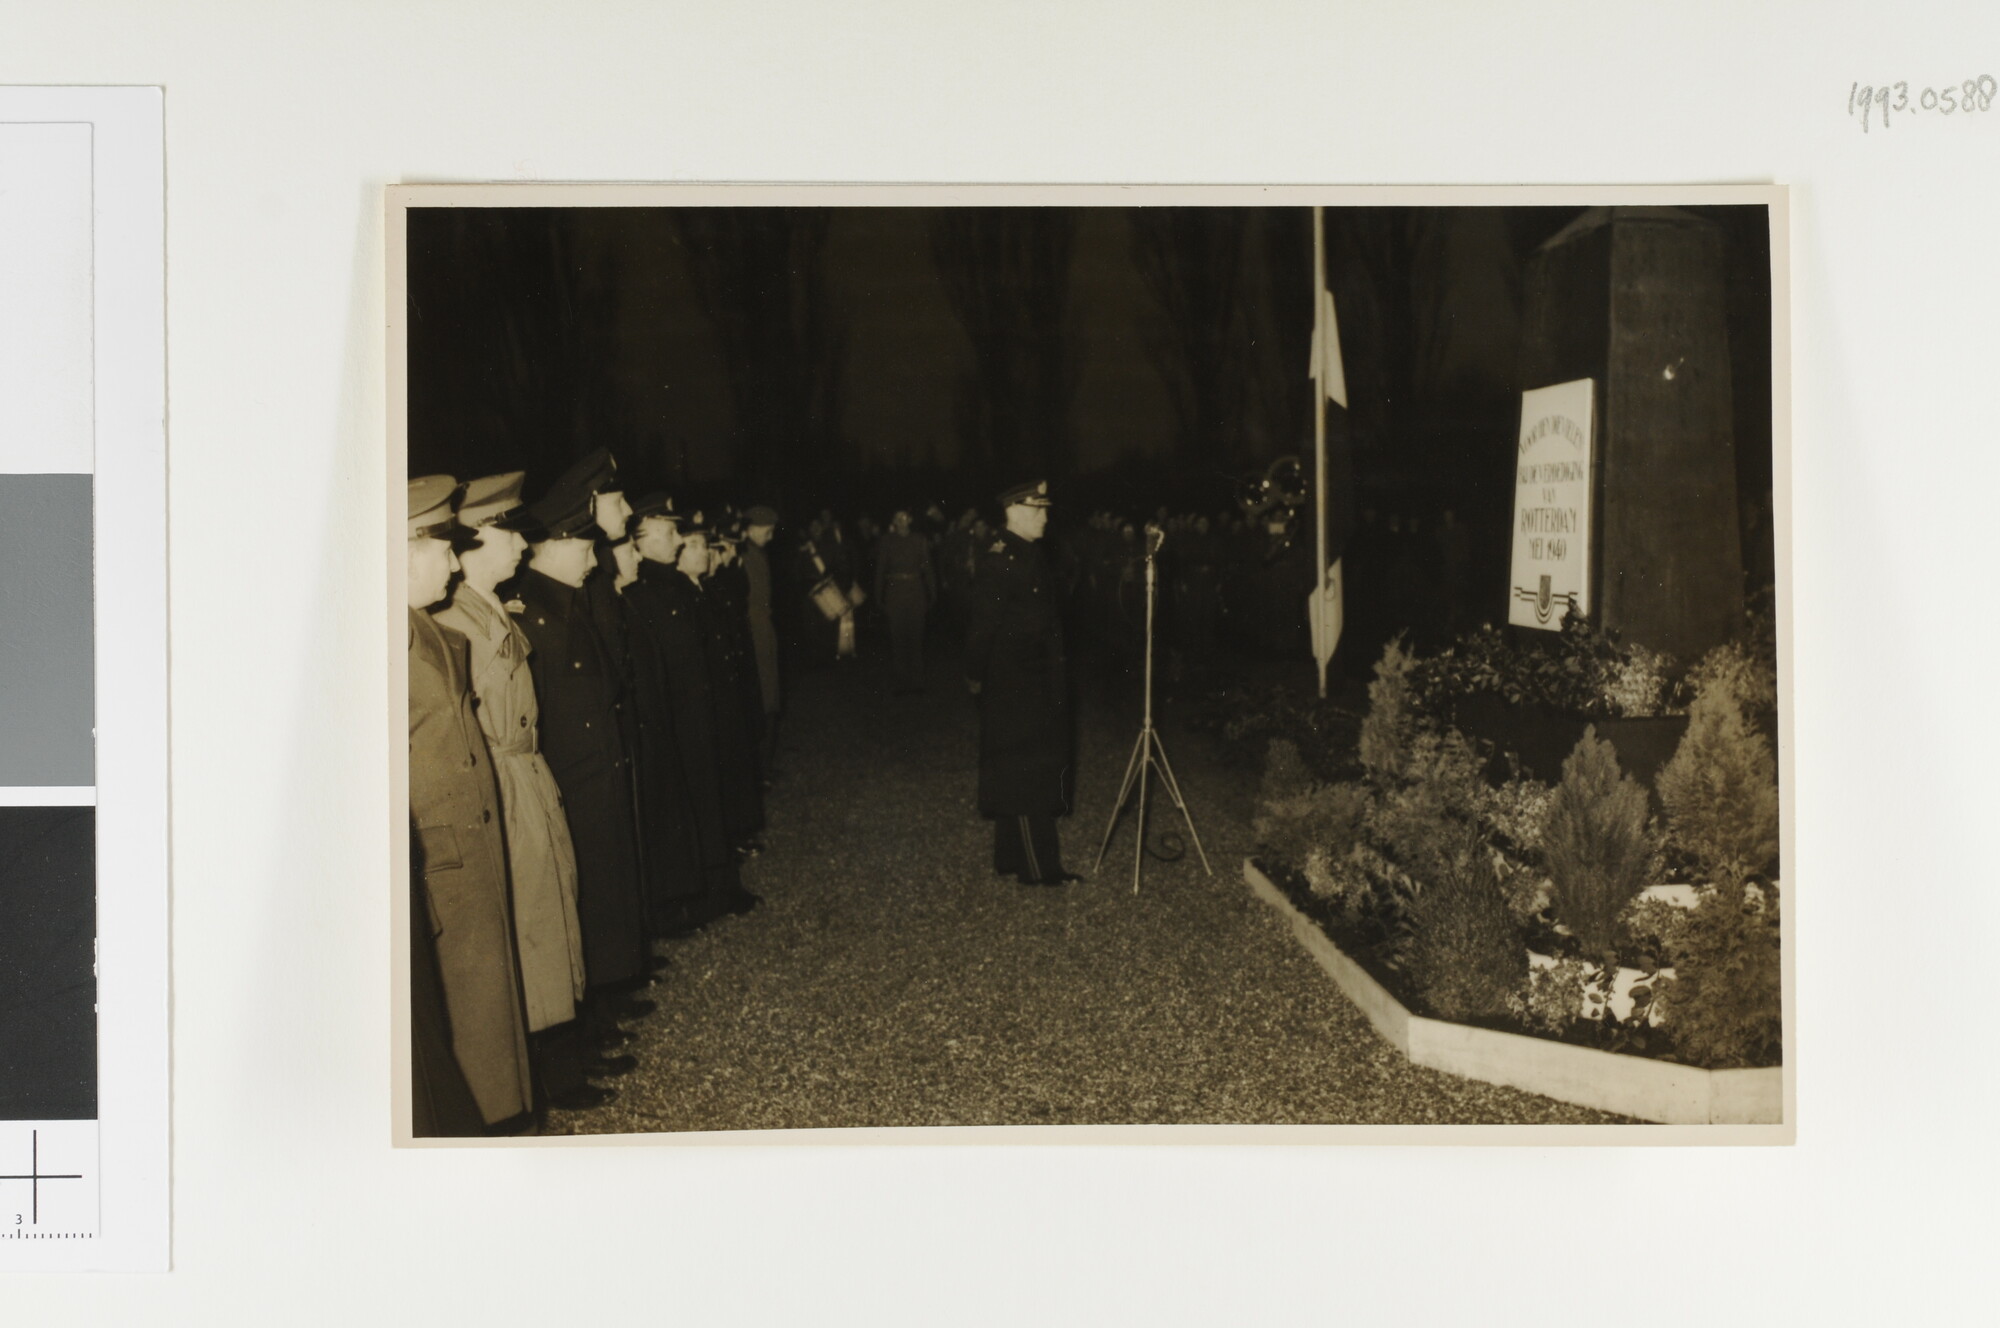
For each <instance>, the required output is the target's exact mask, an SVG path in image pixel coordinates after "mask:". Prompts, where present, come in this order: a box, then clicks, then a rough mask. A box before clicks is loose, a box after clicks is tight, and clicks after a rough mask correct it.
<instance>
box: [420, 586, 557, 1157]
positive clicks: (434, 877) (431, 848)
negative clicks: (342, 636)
mask: <svg viewBox="0 0 2000 1328" xmlns="http://www.w3.org/2000/svg"><path fill="white" fill-rule="evenodd" d="M467 653H468V652H467V647H466V642H465V638H464V637H463V636H460V635H459V634H458V633H457V632H454V631H452V630H450V629H449V628H446V627H440V626H438V624H437V623H436V621H434V620H433V619H432V618H431V616H430V615H429V614H428V613H424V612H422V611H421V610H417V609H412V610H410V820H411V823H412V824H413V825H414V826H415V828H416V836H417V842H418V846H419V848H420V849H421V851H422V853H423V862H424V868H423V871H424V879H423V886H424V889H423V890H422V891H421V892H418V897H420V898H421V897H422V896H424V895H428V901H429V902H428V905H427V908H428V910H429V911H430V913H431V914H432V915H433V916H434V918H435V928H436V930H435V943H436V947H437V961H438V970H439V972H440V974H441V975H442V977H443V981H444V995H445V1006H446V1010H447V1013H448V1014H449V1017H450V1020H451V1041H452V1051H453V1052H454V1054H455V1055H456V1056H457V1058H458V1064H459V1068H460V1069H461V1070H462V1071H463V1072H464V1074H465V1080H466V1083H467V1084H468V1085H469V1086H470V1087H471V1089H472V1094H473V1097H474V1098H475V1099H476V1100H477V1101H478V1103H479V1111H480V1114H481V1115H482V1116H484V1117H485V1118H486V1121H487V1122H488V1123H489V1124H490V1123H492V1122H494V1121H498V1120H505V1119H506V1118H507V1117H509V1116H515V1115H518V1114H520V1113H521V1112H524V1111H526V1110H528V1108H529V1106H530V1103H531V1091H530V1081H529V1077H528V1038H527V1028H526V1024H525V1019H524V1015H523V1012H522V1008H521V974H520V970H519V968H518V966H517V964H516V960H515V949H514V923H513V915H512V912H511V910H510V908H509V904H508V894H507V850H506V845H505V841H504V840H503V838H502V834H503V830H502V826H501V821H500V792H499V788H498V786H497V785H496V784H495V783H494V779H493V764H492V759H491V758H490V757H489V756H488V755H487V751H486V739H485V737H483V736H482V735H481V734H480V731H479V721H478V720H477V719H475V718H474V717H473V711H472V690H471V685H470V682H469V675H468V667H469V666H468V661H467ZM413 921H416V922H418V923H419V924H421V921H422V920H421V919H416V920H413ZM420 994H421V993H419V995H420Z"/></svg>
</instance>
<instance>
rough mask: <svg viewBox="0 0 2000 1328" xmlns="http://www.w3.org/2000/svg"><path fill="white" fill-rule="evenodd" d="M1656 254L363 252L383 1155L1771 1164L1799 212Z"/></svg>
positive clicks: (816, 194)
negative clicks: (807, 1139)
mask: <svg viewBox="0 0 2000 1328" xmlns="http://www.w3.org/2000/svg"><path fill="white" fill-rule="evenodd" d="M1684 193H1685V196H1675V197H1671V198H1670V197H1668V196H1667V194H1668V191H1658V190H1655V191H1648V192H1645V193H1643V194H1639V193H1635V192H1634V191H1626V193H1625V194H1623V195H1616V196H1614V195H1612V194H1611V193H1609V192H1606V193H1604V194H1603V196H1602V197H1601V198H1589V197H1580V196H1579V195H1578V193H1577V191H1573V190H1572V191H1565V192H1563V193H1561V194H1556V193H1551V192H1546V191H1543V192H1538V191H1533V190H1519V189H1516V190H1506V191H1487V192H1483V193H1482V192H1480V191H1466V190H1458V191H1432V192H1430V193H1425V192H1424V191H1412V190H1403V191H1396V192H1390V191H1382V192H1379V193H1371V192H1370V191H1364V190H1346V191H1328V190H1319V191H1309V190H1291V191H1270V190H1235V191H1229V190H1206V191H1173V190H1161V191H1147V190H1136V191H1133V190H1127V191H1119V192H1118V193H1116V194H1113V193H1112V192H1111V191H1102V190H1099V191H1081V190H1073V191H1065V190H1039V191H1012V192H1011V193H1009V192H1004V191H999V192H994V193H992V194H990V195H988V196H986V197H984V198H982V197H981V196H979V194H978V191H971V197H970V201H968V191H964V190H960V191H956V193H955V194H954V195H953V196H952V197H951V199H950V200H949V201H948V202H947V201H943V200H941V199H940V198H939V197H938V195H937V191H929V192H928V193H927V192H926V191H924V190H920V189H887V188H884V189H843V190H838V191H828V190H814V189H809V188H797V189H791V190H774V189H755V190H752V189H731V188H691V187H689V188H668V187H632V188H621V189H615V190H614V189H608V188H604V189H600V188H597V187H525V186H504V185H501V186H480V187H459V186H436V187H430V186H410V187H403V188H398V189H395V190H392V192H391V199H390V233H391V249H390V263H391V272H390V276H391V280H392V285H393V289H394V291H395V292H396V295H395V298H394V299H393V300H392V316H393V320H394V321H393V324H392V329H391V330H392V336H391V364H390V377H391V401H392V418H391V437H392V444H391V445H392V458H391V463H392V464H391V470H392V474H393V475H394V476H395V480H394V484H393V486H392V495H391V498H390V501H391V504H392V511H391V518H392V519H391V521H390V530H391V558H392V564H391V566H392V568H393V569H396V575H394V576H392V583H395V584H396V588H397V589H398V590H403V591H406V592H407V593H406V594H405V596H404V602H403V603H401V604H395V603H393V598H392V603H391V605H390V606H389V607H390V612H391V615H392V617H391V621H392V623H393V624H394V629H393V631H394V635H393V636H392V646H393V649H392V658H391V661H390V667H391V676H392V679H393V680H394V682H395V686H394V687H393V688H392V697H395V696H397V695H402V696H404V697H406V699H407V703H408V712H409V713H408V722H409V747H408V753H409V760H408V767H407V771H406V772H399V773H406V775H407V791H408V814H409V825H408V829H409V832H410V843H411V868H410V876H409V878H408V883H407V889H406V890H405V889H404V888H403V887H400V886H399V887H398V890H397V903H398V906H399V909H400V908H403V907H406V908H407V920H408V924H409V925H408V929H407V941H408V945H409V952H408V964H407V974H406V975H402V976H400V977H399V991H398V996H397V1002H398V1010H399V1020H400V1029H401V1032H402V1033H403V1034H406V1035H407V1052H408V1058H407V1062H406V1063H404V1064H400V1065H399V1072H400V1073H403V1074H404V1075H405V1081H404V1082H405V1084H406V1087H407V1092H401V1093H399V1100H398V1103H397V1106H396V1112H397V1122H398V1128H399V1132H400V1135H399V1137H403V1138H415V1139H428V1138H484V1139H517V1138H525V1137H530V1136H544V1137H545V1136H570V1135H644V1134H664V1133H684V1132H719V1131H742V1130H784V1129H826V1128H854V1127H909V1126H1059V1125H1093V1126H1118V1125H1162V1124H1165V1125H1211V1126H1213V1125H1226V1126H1240V1125H1272V1126H1318V1125H1378V1126H1412V1125H1426V1126H1428V1125H1439V1126H1453V1125H1459V1126H1494V1125H1530V1126H1532V1125H1542V1126H1547V1125H1560V1126H1636V1125H1668V1126H1697V1125H1698V1126H1704V1127H1707V1126H1743V1127H1769V1131H1768V1132H1767V1133H1765V1134H1762V1135H1759V1134H1757V1133H1756V1132H1755V1131H1754V1130H1752V1131H1749V1132H1745V1133H1739V1134H1738V1135H1736V1136H1732V1137H1737V1138H1743V1139H1746V1140H1752V1139H1763V1140H1772V1141H1775V1140H1777V1139H1779V1138H1781V1137H1783V1134H1782V1131H1783V1130H1784V1128H1785V1127H1788V1125H1789V1121H1790V1112H1789V1107H1788V1103H1789V1088H1788V1080H1787V1078H1786V1071H1785V1062H1786V1057H1785V1048H1786V1033H1785V1030H1786V1028H1787V1026H1788V1023H1789V1018H1790V1014H1791V1012H1790V1011H1789V1009H1788V1008H1787V1003H1786V1001H1785V999H1784V995H1785V990H1786V983H1785V972H1786V963H1785V946H1786V937H1785V928H1784V927H1783V926H1782V925H1781V919H1782V917H1783V915H1784V912H1785V898H1786V891H1785V889H1784V885H1786V884H1788V882H1787V881H1786V880H1785V876H1784V872H1783V870H1782V864H1781V855H1780V829H1781V817H1780V801H1781V800H1780V782H1779V778H1778V769H1779V756H1780V752H1781V751H1782V747H1781V741H1784V740H1788V736H1789V735H1788V734H1787V733H1785V732H1784V730H1783V727H1782V726H1781V718H1782V717H1783V716H1784V715H1785V714H1786V713H1787V711H1786V706H1785V705H1784V704H1783V696H1784V692H1785V688H1784V687H1783V685H1782V683H1783V672H1782V670H1781V668H1780V653H1779V643H1780V641H1781V640H1782V639H1786V632H1785V624H1784V620H1783V616H1782V614H1783V609H1784V606H1785V604H1786V602H1787V601H1786V598H1785V592H1784V585H1783V579H1784V567H1785V559H1784V556H1783V553H1782V550H1781V549H1780V548H1779V545H1778V534H1779V532H1780V531H1782V530H1783V529H1784V528H1785V521H1784V514H1783V511H1782V509H1781V506H1780V499H1779V497H1778V495H1781V494H1782V493H1783V492H1784V484H1783V472H1782V461H1781V460H1780V458H1781V457H1782V455H1783V450H1784V440H1783V439H1782V438H1781V437H1774V418H1778V417H1779V416H1780V415H1781V412H1776V411H1774V400H1777V399H1779V398H1778V397H1777V393H1779V392H1780V391H1781V385H1782V383H1783V381H1784V377H1783V373H1784V371H1783V365H1782V364H1781V363H1779V362H1778V358H1777V348H1778V347H1780V346H1782V344H1783V337H1782V330H1783V319H1784V310H1783V308H1782V307H1775V308H1774V301H1773V293H1774V271H1775V270H1776V269H1774V236H1775V237H1777V238H1778V239H1779V244H1778V246H1777V260H1778V261H1781V260H1782V234H1783V229H1782V221H1783V194H1782V191H1779V190H1773V189H1748V188H1736V189H1708V190H1700V191H1684ZM1775 284H1776V287H1777V288H1778V289H1780V290H1782V282H1781V281H1778V282H1776V283H1775ZM397 531H401V534H400V536H399V535H398V534H397V533H396V532H397ZM403 583H406V585H405V584H403ZM391 723H392V725H393V723H394V717H393V716H391ZM399 916H401V915H400V913H399ZM1434 1137H1439V1138H1445V1137H1449V1136H1448V1135H1437V1136H1434ZM1589 1137H1593V1138H1599V1137H1601V1138H1605V1139H1616V1140H1621V1141H1630V1140H1632V1139H1635V1138H1638V1139H1643V1138H1646V1137H1649V1136H1648V1133H1647V1132H1646V1131H1643V1130H1642V1131H1610V1132H1597V1133H1593V1134H1591V1135H1590V1136H1589ZM1717 1137H1718V1138H1720V1137H1722V1136H1721V1135H1720V1134H1718V1135H1717Z"/></svg>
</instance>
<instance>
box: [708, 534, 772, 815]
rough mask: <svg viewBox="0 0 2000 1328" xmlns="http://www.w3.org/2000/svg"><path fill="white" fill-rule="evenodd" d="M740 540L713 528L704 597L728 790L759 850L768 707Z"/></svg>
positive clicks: (724, 779) (726, 792) (724, 780)
mask: <svg viewBox="0 0 2000 1328" xmlns="http://www.w3.org/2000/svg"><path fill="white" fill-rule="evenodd" d="M740 544H741V540H740V538H739V535H738V532H737V531H736V529H735V528H734V527H733V526H731V525H728V524H719V525H715V526H712V527H711V528H710V529H709V532H708V576H707V577H706V578H704V579H703V580H702V582H701V588H702V596H701V598H702V608H703V611H704V612H705V614H706V615H707V622H708V625H709V645H710V649H711V651H712V652H713V653H712V655H711V672H712V677H713V678H714V679H715V680H716V681H717V683H718V686H719V687H720V688H721V696H720V705H721V707H722V708H721V712H720V715H719V719H720V721H721V728H720V730H719V736H720V741H721V743H722V778H723V796H724V797H725V799H728V800H730V801H732V802H733V803H735V804H736V806H737V808H738V811H737V812H736V815H735V823H736V824H737V825H739V826H740V829H739V831H738V833H737V840H736V842H737V846H738V847H739V848H740V849H742V850H744V851H745V852H747V853H756V852H760V851H762V848H763V845H762V843H761V841H760V840H759V839H758V838H757V837H758V836H759V835H760V834H762V833H763V830H764V761H763V750H764V707H763V705H762V703H761V701H760V698H759V694H758V687H757V660H756V651H755V647H754V646H753V645H752V643H751V640H750V587H749V583H748V581H747V580H746V579H745V577H744V575H743V567H742V564H740V563H739V562H737V560H736V551H737V549H738V547H739V546H740Z"/></svg>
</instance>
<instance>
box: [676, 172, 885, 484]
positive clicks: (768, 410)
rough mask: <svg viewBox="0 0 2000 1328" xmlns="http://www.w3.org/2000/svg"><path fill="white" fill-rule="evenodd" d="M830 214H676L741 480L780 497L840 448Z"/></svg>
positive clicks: (840, 345)
mask: <svg viewBox="0 0 2000 1328" xmlns="http://www.w3.org/2000/svg"><path fill="white" fill-rule="evenodd" d="M832 222H833V212H832V211H831V210H830V209H827V208H809V207H800V208H698V207H697V208H683V209H681V210H679V211H678V212H676V213H675V214H674V236H675V239H676V240H677V242H678V243H679V244H680V245H681V247H682V248H683V249H684V250H685V252H686V254H687V259H688V270H689V273H690V275H691V276H692V278H693V285H694V290H695V298H696V300H697V302H698V303H699V304H700V306H701V311H702V314H703V316H704V317H705V318H707V320H708V322H709V324H710V325H711V326H712V327H713V328H714V329H715V332H716V338H717V341H718V342H719V343H720V346H721V350H722V357H723V362H724V365H725V366H726V368H727V372H728V375H729V388H730V397H731V399H732V401H733V402H734V403H735V408H736V433H737V442H738V451H737V454H738V456H739V457H745V458H754V459H755V464H754V466H753V467H752V468H751V473H750V474H749V476H748V478H750V479H752V480H753V481H754V482H756V483H757V484H758V485H759V486H760V487H762V488H763V489H764V491H766V492H768V493H772V494H777V493H780V492H781V491H782V489H783V486H784V485H785V483H786V482H787V481H788V480H791V479H795V478H805V477H808V476H810V475H811V474H812V473H814V472H816V471H817V470H819V469H821V468H822V467H823V466H824V464H825V462H826V460H827V459H828V457H829V456H830V455H831V454H832V453H833V452H834V451H835V450H836V449H837V448H838V446H839V444H840V441H841V439H840V423H841V409H840V408H841V387H842V380H843V376H844V371H845V366H846V353H847V327H846V321H845V319H843V318H842V317H840V316H839V313H838V311H836V310H835V309H834V307H833V301H832V299H831V297H830V295H829V290H828V282H827V270H826V250H827V240H828V236H829V234H830V232H831V230H832Z"/></svg>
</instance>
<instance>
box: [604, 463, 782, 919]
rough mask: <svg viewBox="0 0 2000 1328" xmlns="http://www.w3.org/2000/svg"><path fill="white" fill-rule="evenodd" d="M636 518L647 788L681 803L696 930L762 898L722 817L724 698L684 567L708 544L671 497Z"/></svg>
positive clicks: (679, 826)
mask: <svg viewBox="0 0 2000 1328" xmlns="http://www.w3.org/2000/svg"><path fill="white" fill-rule="evenodd" d="M638 514H639V518H638V519H639V531H638V535H637V536H636V542H637V544H638V546H639V555H640V558H641V560H642V561H641V562H640V564H639V579H638V580H637V581H636V582H635V583H633V585H632V586H630V587H629V588H628V589H627V591H626V598H627V601H628V602H629V603H630V604H631V606H632V645H633V659H634V663H635V667H636V674H637V677H638V681H639V693H638V697H639V704H640V722H641V734H642V741H643V742H644V744H645V751H646V753H647V769H648V771H649V772H652V773H651V775H650V777H649V778H648V780H647V786H648V787H649V788H651V787H654V786H656V785H657V786H658V787H660V788H661V789H663V790H669V789H670V790H671V795H672V796H673V797H674V798H676V799H678V806H677V807H675V808H673V810H675V811H676V813H677V816H676V820H675V822H674V823H673V825H672V826H671V827H670V832H671V835H672V837H673V840H674V842H675V843H676V844H677V845H679V846H680V847H681V849H682V851H684V852H686V853H687V854H689V855H691V856H692V858H693V859H694V861H695V863H696V864H697V870H698V873H699V884H698V886H692V885H684V884H681V883H679V882H668V883H666V884H667V886H668V888H669V889H670V891H671V893H672V894H674V895H676V896H679V898H678V903H677V911H676V920H677V922H678V923H679V925H680V926H682V927H684V928H685V927H698V926H700V925H702V924H703V923H706V922H709V921H712V920H713V919H714V918H716V917H718V916H720V915H721V914H723V913H728V912H742V911H745V910H747V909H748V908H750V907H751V906H753V905H754V904H755V902H756V899H755V896H753V895H751V894H749V893H748V892H747V891H745V890H744V889H743V888H742V886H741V883H740V881H739V878H738V873H737V860H736V852H735V849H736V844H735V841H734V839H733V837H732V836H731V834H730V826H729V820H728V818H727V816H726V815H725V813H724V794H723V777H722V754H721V750H720V738H719V726H718V722H717V707H718V702H719V693H718V691H717V689H716V687H715V685H714V683H713V680H712V678H711V676H710V662H709V661H710V654H709V647H708V642H707V629H706V626H705V624H704V621H703V614H702V608H701V590H700V587H699V585H698V584H697V583H696V581H695V579H694V577H693V576H691V575H690V574H689V573H688V572H686V571H684V570H683V565H684V555H685V565H687V566H694V565H695V564H697V563H699V564H701V565H703V566H705V565H706V562H707V552H706V546H705V542H703V541H691V540H689V539H687V538H686V536H685V534H684V533H683V531H682V529H681V526H682V521H683V518H682V517H680V516H678V515H676V514H674V513H672V512H671V511H669V510H668V503H667V500H666V498H665V495H651V496H649V497H647V498H642V499H641V500H640V502H639V506H638ZM689 544H693V545H694V547H693V548H692V549H690V548H688V547H687V546H688V545H689ZM682 813H684V815H682ZM683 880H684V878H683Z"/></svg>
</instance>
